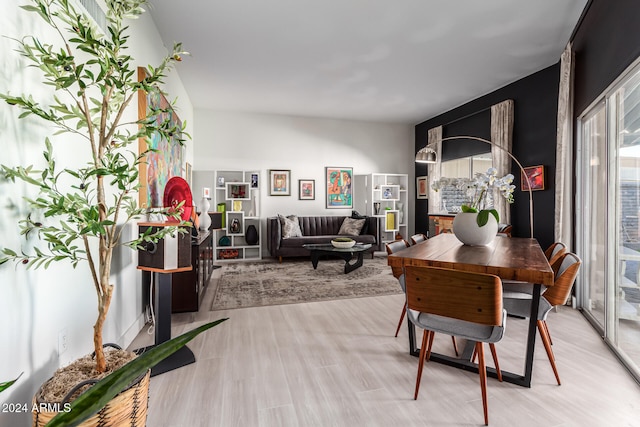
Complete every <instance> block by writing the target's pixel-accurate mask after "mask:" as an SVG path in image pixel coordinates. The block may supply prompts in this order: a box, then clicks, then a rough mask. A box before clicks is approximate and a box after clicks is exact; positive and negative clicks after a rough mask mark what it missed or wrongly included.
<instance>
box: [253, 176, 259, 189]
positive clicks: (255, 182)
mask: <svg viewBox="0 0 640 427" xmlns="http://www.w3.org/2000/svg"><path fill="white" fill-rule="evenodd" d="M251 188H260V176H259V175H258V174H257V173H252V174H251Z"/></svg>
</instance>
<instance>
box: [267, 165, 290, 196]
mask: <svg viewBox="0 0 640 427" xmlns="http://www.w3.org/2000/svg"><path fill="white" fill-rule="evenodd" d="M269 195H270V196H290V195H291V171H290V170H282V169H270V170H269Z"/></svg>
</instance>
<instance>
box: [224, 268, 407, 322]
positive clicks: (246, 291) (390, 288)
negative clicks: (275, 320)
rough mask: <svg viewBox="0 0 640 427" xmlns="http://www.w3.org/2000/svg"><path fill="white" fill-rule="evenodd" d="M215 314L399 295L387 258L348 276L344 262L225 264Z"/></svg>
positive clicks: (399, 291) (398, 287)
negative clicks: (315, 268)
mask: <svg viewBox="0 0 640 427" xmlns="http://www.w3.org/2000/svg"><path fill="white" fill-rule="evenodd" d="M222 268H223V271H222V276H221V277H220V280H219V282H218V286H217V288H216V293H215V296H214V297H213V303H212V304H211V310H212V311H215V310H227V309H232V308H244V307H260V306H267V305H281V304H296V303H302V302H315V301H328V300H336V299H346V298H361V297H370V296H380V295H393V294H400V293H402V290H401V289H400V285H399V284H398V280H397V279H396V278H394V277H393V275H392V274H391V267H389V266H388V265H387V259H386V258H384V257H375V258H373V259H370V258H369V259H367V258H365V260H364V265H363V266H362V267H360V268H358V269H356V270H354V271H352V272H351V273H349V274H344V261H340V260H322V259H321V260H320V262H319V263H318V268H317V270H314V269H313V266H312V265H311V261H309V260H308V259H305V260H286V259H285V260H284V261H283V262H282V263H278V262H255V263H234V264H225V265H224V266H223V267H222Z"/></svg>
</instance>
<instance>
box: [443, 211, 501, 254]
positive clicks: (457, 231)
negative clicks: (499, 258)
mask: <svg viewBox="0 0 640 427" xmlns="http://www.w3.org/2000/svg"><path fill="white" fill-rule="evenodd" d="M477 219H478V214H477V213H472V212H460V213H458V214H456V216H455V218H454V219H453V234H454V235H455V236H456V238H457V239H458V240H460V241H461V242H462V243H464V244H465V245H470V246H485V245H488V244H489V243H491V242H492V241H493V239H495V237H496V234H497V233H498V221H496V219H495V217H494V216H493V215H491V214H489V221H487V223H486V224H485V225H483V226H482V227H480V226H479V225H478V222H477Z"/></svg>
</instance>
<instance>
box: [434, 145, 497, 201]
mask: <svg viewBox="0 0 640 427" xmlns="http://www.w3.org/2000/svg"><path fill="white" fill-rule="evenodd" d="M492 165H493V162H492V160H491V153H484V154H476V155H474V156H469V157H462V158H459V159H453V160H447V161H444V162H442V163H441V165H440V167H441V169H440V170H441V173H440V176H441V177H442V178H445V179H449V180H450V181H449V182H450V184H448V185H445V186H443V187H442V189H441V190H440V191H441V194H442V196H441V203H442V211H443V212H459V210H460V205H462V204H464V203H466V202H468V197H467V194H466V190H465V185H464V183H465V182H468V181H471V180H472V179H473V177H474V176H475V175H476V173H483V172H486V171H487V169H489V168H490V167H491V166H492ZM491 199H492V197H491V195H489V202H491V201H492V200H491Z"/></svg>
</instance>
